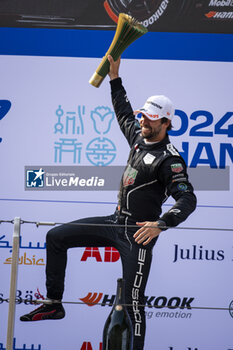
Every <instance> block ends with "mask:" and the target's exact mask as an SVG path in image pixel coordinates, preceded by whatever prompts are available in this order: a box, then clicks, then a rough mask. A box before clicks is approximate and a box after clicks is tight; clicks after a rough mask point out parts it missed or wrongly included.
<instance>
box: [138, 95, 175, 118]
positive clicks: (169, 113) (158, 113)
mask: <svg viewBox="0 0 233 350" xmlns="http://www.w3.org/2000/svg"><path fill="white" fill-rule="evenodd" d="M138 113H142V114H144V115H145V116H146V117H147V118H148V119H150V120H157V119H161V118H167V119H170V120H172V118H173V115H174V107H173V103H172V102H171V100H170V99H169V98H168V97H166V96H163V95H157V96H151V97H149V98H148V99H147V101H146V103H145V104H144V106H143V107H142V108H140V109H139V110H137V111H135V112H134V114H138Z"/></svg>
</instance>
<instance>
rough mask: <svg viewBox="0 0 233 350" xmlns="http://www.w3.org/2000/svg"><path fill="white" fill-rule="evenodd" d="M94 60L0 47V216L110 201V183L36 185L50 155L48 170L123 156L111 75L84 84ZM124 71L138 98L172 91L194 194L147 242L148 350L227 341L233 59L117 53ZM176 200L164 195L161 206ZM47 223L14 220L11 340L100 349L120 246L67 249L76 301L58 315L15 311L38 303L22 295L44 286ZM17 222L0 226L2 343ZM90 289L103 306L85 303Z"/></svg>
mask: <svg viewBox="0 0 233 350" xmlns="http://www.w3.org/2000/svg"><path fill="white" fill-rule="evenodd" d="M98 64H99V60H97V59H93V58H54V57H53V58H52V57H50V58H49V57H33V56H31V57H30V56H27V57H26V56H25V57H24V56H18V57H17V56H0V76H1V86H0V100H1V101H0V103H1V108H2V109H0V113H1V112H2V114H0V140H1V142H0V161H1V172H0V182H1V184H2V186H1V198H0V205H1V211H0V212H1V214H0V220H12V219H13V218H14V217H16V216H19V217H21V219H23V220H26V221H32V222H37V221H50V222H59V223H62V222H67V221H70V220H74V219H78V218H82V217H88V216H98V215H107V214H111V213H113V212H114V210H115V207H116V202H117V191H115V190H114V191H113V190H101V188H100V190H98V189H95V190H94V191H90V190H88V191H85V190H80V191H78V190H69V189H67V190H66V188H64V186H65V185H64V186H63V188H62V190H53V191H52V190H49V188H48V189H46V190H43V191H40V190H39V188H40V186H43V183H42V182H43V181H42V179H43V176H42V175H44V174H42V172H43V171H44V170H43V167H45V166H47V167H52V169H53V170H52V171H51V174H50V179H52V178H53V179H54V180H53V181H55V179H58V178H57V177H56V169H58V167H60V166H63V167H67V171H68V170H69V169H70V168H69V167H74V166H75V167H77V169H78V168H79V167H81V166H90V167H93V169H94V167H102V168H105V167H111V166H112V167H113V166H124V165H125V164H126V161H127V156H128V151H129V147H128V144H127V142H126V140H125V139H124V136H123V135H122V134H121V131H120V130H119V127H118V124H117V121H116V119H115V115H114V111H113V107H112V104H111V97H110V87H109V83H108V80H109V79H108V78H106V80H105V81H104V82H103V84H102V86H101V87H100V88H98V89H96V88H94V87H93V86H91V85H89V83H88V80H89V78H90V76H91V75H92V73H93V72H94V71H95V69H96V67H97V65H98ZM120 72H121V76H122V78H123V83H124V86H125V88H126V91H127V94H128V98H129V100H130V101H131V104H132V106H133V108H134V109H136V108H139V107H141V106H142V105H143V104H144V102H145V100H146V98H147V97H148V96H151V95H155V94H165V95H167V96H169V97H170V98H171V100H172V101H173V102H174V105H175V107H176V116H175V118H174V123H173V124H174V128H173V131H172V135H171V141H172V143H173V144H174V145H175V146H176V147H177V148H178V150H179V151H180V152H181V153H182V154H183V156H184V158H185V160H186V161H187V164H188V166H189V167H190V169H189V172H190V178H191V179H192V182H193V183H195V188H196V194H197V198H198V207H197V209H196V211H195V212H194V213H193V214H192V215H191V216H190V218H188V220H187V221H186V222H185V223H183V224H182V225H180V226H181V228H180V229H178V228H177V229H171V230H168V231H166V232H164V233H162V234H161V236H160V238H159V240H158V243H157V245H156V246H155V248H154V260H153V263H152V268H151V273H150V278H149V282H148V286H147V290H146V296H147V298H146V306H147V307H146V312H147V336H146V345H145V350H152V349H153V350H154V349H159V350H163V349H164V350H165V349H170V350H183V349H184V350H185V349H190V350H195V349H196V350H206V349H213V350H219V349H221V350H230V349H232V348H233V338H232V326H233V319H232V318H233V312H232V311H231V312H230V311H229V310H228V309H229V305H230V303H231V302H232V300H233V294H232V288H233V282H232V279H231V277H230V276H231V267H232V259H233V249H232V246H233V244H232V234H231V233H232V232H230V231H224V230H221V229H222V228H224V229H231V228H232V226H233V225H232V224H233V220H232V208H233V206H232V198H233V193H232V185H233V184H232V181H233V179H232V162H233V147H232V137H233V129H232V128H233V117H232V115H233V105H232V88H231V85H232V80H233V64H232V63H223V62H222V63H218V62H215V63H214V62H192V61H189V62H188V61H156V60H126V59H124V60H122V62H121V69H120ZM7 101H8V102H7ZM7 109H8V111H7ZM3 111H5V115H4V116H3V114H4V113H3ZM6 111H7V112H6ZM25 167H26V168H25ZM50 170H51V169H50ZM53 171H54V173H53ZM59 171H60V170H59ZM38 172H39V173H38ZM57 173H58V171H57ZM36 174H37V175H39V176H38V177H37V179H36V180H35V177H36ZM197 174H199V175H197ZM70 176H72V174H71V175H70ZM90 177H91V175H90ZM95 177H97V175H95ZM61 178H62V177H61ZM222 179H224V180H222ZM94 180H95V179H94ZM94 180H93V181H94ZM51 181H52V180H51ZM57 181H58V180H57ZM61 181H62V180H61ZM96 181H98V179H96ZM114 181H115V180H114ZM116 181H117V180H116ZM118 182H120V178H119V179H118ZM63 183H65V182H63ZM96 183H97V182H96ZM59 185H61V183H59ZM85 185H86V183H85ZM85 185H84V186H85ZM61 186H62V185H61ZM80 186H81V185H80ZM117 187H118V185H116V188H117ZM172 203H173V200H172V199H169V200H168V201H167V203H166V204H165V205H164V207H163V210H164V211H166V210H168V209H169V207H170V206H171V205H172ZM185 228H186V229H185ZM197 228H199V229H197ZM202 228H208V230H202ZM210 228H212V230H211V229H210ZM216 228H217V229H219V231H216V230H214V229H216ZM48 229H49V227H45V226H42V227H39V228H37V227H36V225H35V224H26V223H25V224H23V225H22V227H21V242H20V254H19V278H18V285H17V300H18V305H17V306H16V322H15V342H14V349H22V348H23V346H25V347H24V349H38V350H51V349H57V350H60V349H67V348H69V349H70V350H86V349H88V350H100V349H101V345H100V343H101V341H102V329H103V324H104V322H105V319H106V317H107V315H108V313H109V312H110V309H111V308H110V307H109V304H110V303H111V302H112V301H113V300H114V295H115V292H116V280H117V278H118V277H120V276H121V263H120V260H119V254H118V252H117V251H115V250H113V249H111V248H110V247H108V248H98V249H97V248H96V249H94V248H93V249H90V248H88V249H87V248H85V247H84V248H75V249H71V250H70V251H69V259H68V266H67V273H66V289H65V294H64V301H67V302H71V301H72V302H78V303H81V302H83V304H76V305H74V304H69V303H67V304H64V306H65V309H66V317H65V318H64V319H63V320H59V321H53V322H50V321H45V322H35V323H30V322H29V323H23V322H20V321H19V316H20V315H22V314H24V313H26V312H29V311H30V310H31V309H33V306H30V305H27V302H25V301H23V300H25V299H27V300H28V301H30V300H31V299H32V298H33V299H34V298H35V296H34V295H35V293H39V292H40V293H41V294H42V295H44V296H45V294H46V290H45V235H46V232H47V230H48ZM12 232H13V225H12V224H10V223H2V224H1V225H0V250H1V258H0V271H1V276H2V283H1V288H0V303H1V310H2V312H1V314H0V322H1V324H2V327H1V329H2V332H1V335H0V348H1V349H5V347H6V320H7V306H8V304H7V302H6V301H5V299H7V298H8V296H9V281H10V267H11V248H12ZM38 291H39V292H38ZM91 297H92V298H94V300H95V301H96V302H98V303H102V306H101V305H94V306H88V305H87V301H88V300H89V298H91ZM85 303H86V304H85ZM202 308H203V309H202ZM208 308H210V309H208ZM211 308H214V310H212V309H211ZM221 308H223V309H224V310H221ZM219 325H221V326H219Z"/></svg>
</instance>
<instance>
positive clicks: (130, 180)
mask: <svg viewBox="0 0 233 350" xmlns="http://www.w3.org/2000/svg"><path fill="white" fill-rule="evenodd" d="M137 173H138V171H137V170H136V169H134V168H132V167H131V165H128V166H127V168H126V170H125V172H124V175H123V186H124V187H126V186H129V185H133V184H134V182H135V179H136V177H137Z"/></svg>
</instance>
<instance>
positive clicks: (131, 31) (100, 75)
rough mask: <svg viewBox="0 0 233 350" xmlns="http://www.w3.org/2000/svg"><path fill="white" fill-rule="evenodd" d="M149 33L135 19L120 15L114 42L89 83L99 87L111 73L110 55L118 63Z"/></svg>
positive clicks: (123, 14)
mask: <svg viewBox="0 0 233 350" xmlns="http://www.w3.org/2000/svg"><path fill="white" fill-rule="evenodd" d="M147 32H148V30H147V29H146V28H145V27H144V26H143V25H142V24H141V23H139V22H138V21H137V20H136V19H135V18H133V17H131V16H129V15H127V14H125V13H120V14H119V18H118V22H117V28H116V32H115V36H114V38H113V41H112V43H111V45H110V47H109V49H108V51H107V52H106V54H105V56H104V57H103V58H102V61H101V63H100V65H99V67H98V68H97V69H96V71H95V73H94V74H93V75H92V77H91V79H90V80H89V83H90V84H92V85H93V86H95V87H99V86H100V84H101V83H102V81H103V80H104V78H105V77H106V75H107V74H108V72H109V61H108V55H111V56H112V57H113V59H114V61H116V60H117V59H118V57H120V55H121V54H122V52H123V51H124V50H125V49H126V48H127V47H128V46H129V45H130V44H132V42H134V41H135V40H136V39H138V38H140V36H142V35H143V34H145V33H147Z"/></svg>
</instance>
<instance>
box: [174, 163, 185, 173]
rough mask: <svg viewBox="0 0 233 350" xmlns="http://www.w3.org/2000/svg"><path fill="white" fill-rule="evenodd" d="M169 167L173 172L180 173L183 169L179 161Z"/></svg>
mask: <svg viewBox="0 0 233 350" xmlns="http://www.w3.org/2000/svg"><path fill="white" fill-rule="evenodd" d="M171 169H172V172H173V173H180V172H181V171H182V170H183V166H182V164H181V163H177V164H172V165H171Z"/></svg>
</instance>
